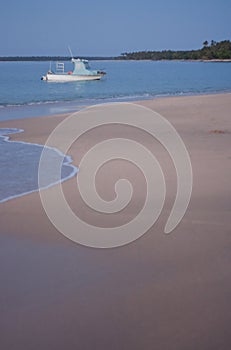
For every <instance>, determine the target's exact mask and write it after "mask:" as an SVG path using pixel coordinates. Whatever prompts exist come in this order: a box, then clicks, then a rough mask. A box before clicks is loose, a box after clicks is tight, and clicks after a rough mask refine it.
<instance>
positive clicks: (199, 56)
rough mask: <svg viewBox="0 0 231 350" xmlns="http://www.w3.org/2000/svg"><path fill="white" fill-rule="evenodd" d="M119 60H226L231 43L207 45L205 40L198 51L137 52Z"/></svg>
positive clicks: (124, 55) (122, 56)
mask: <svg viewBox="0 0 231 350" xmlns="http://www.w3.org/2000/svg"><path fill="white" fill-rule="evenodd" d="M121 59H125V60H155V61H157V60H226V59H231V42H230V40H223V41H220V42H215V41H214V40H212V41H211V44H210V45H209V43H208V41H207V40H206V41H205V42H204V43H203V47H202V48H201V49H199V50H189V51H172V50H163V51H139V52H131V53H127V52H125V53H122V55H121Z"/></svg>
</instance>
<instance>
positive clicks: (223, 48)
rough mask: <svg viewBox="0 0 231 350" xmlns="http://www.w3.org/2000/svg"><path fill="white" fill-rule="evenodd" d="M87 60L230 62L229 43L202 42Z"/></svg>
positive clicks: (62, 58) (50, 58)
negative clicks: (194, 47) (191, 47)
mask: <svg viewBox="0 0 231 350" xmlns="http://www.w3.org/2000/svg"><path fill="white" fill-rule="evenodd" d="M80 58H85V59H88V60H153V61H159V60H205V61H206V60H209V61H210V60H221V61H222V60H231V41H230V40H223V41H220V42H215V41H214V40H212V41H211V43H210V44H209V43H208V41H207V40H206V41H204V43H203V47H202V48H201V49H198V50H186V51H183V50H181V51H173V50H163V51H138V52H130V53H128V52H125V53H122V54H121V56H117V57H99V56H97V57H93V56H91V57H80ZM68 60H70V57H68V56H8V57H7V56H5V57H0V61H68Z"/></svg>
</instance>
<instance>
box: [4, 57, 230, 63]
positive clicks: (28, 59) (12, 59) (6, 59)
mask: <svg viewBox="0 0 231 350" xmlns="http://www.w3.org/2000/svg"><path fill="white" fill-rule="evenodd" d="M79 58H80V59H87V60H89V61H151V62H165V61H167V62H231V58H228V59H206V60H203V59H196V60H193V59H159V60H155V59H131V58H130V59H125V58H123V57H79ZM69 60H70V57H66V56H22V57H21V56H6V57H5V56H2V57H0V62H49V61H69Z"/></svg>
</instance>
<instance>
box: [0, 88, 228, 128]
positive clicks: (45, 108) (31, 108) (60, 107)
mask: <svg viewBox="0 0 231 350" xmlns="http://www.w3.org/2000/svg"><path fill="white" fill-rule="evenodd" d="M226 94H231V90H226V91H223V90H222V91H214V92H204V93H202V92H198V93H180V94H173V95H168V94H167V95H161V94H160V95H155V96H146V97H145V96H140V97H139V96H131V97H129V96H126V97H118V98H117V97H116V98H107V99H102V100H101V99H98V100H94V102H93V101H91V102H89V100H83V101H78V100H73V101H46V102H35V103H28V104H22V105H2V106H0V118H1V119H0V122H1V121H7V120H17V119H25V118H40V117H42V116H46V117H48V116H56V115H60V116H61V115H66V114H70V113H75V112H76V111H77V110H81V109H84V108H87V107H90V106H94V105H98V104H104V103H117V102H118V103H120V102H121V103H122V102H128V103H137V102H140V101H152V100H157V99H168V98H177V97H193V96H210V95H213V96H214V95H226ZM5 112H6V113H8V116H5Z"/></svg>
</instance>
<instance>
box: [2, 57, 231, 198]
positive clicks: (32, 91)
mask: <svg viewBox="0 0 231 350" xmlns="http://www.w3.org/2000/svg"><path fill="white" fill-rule="evenodd" d="M54 65H55V63H53V66H54ZM91 66H92V68H95V69H100V70H106V72H107V75H106V76H105V77H104V78H103V79H102V80H100V81H88V82H73V83H48V82H45V81H41V76H42V75H44V74H45V73H46V72H47V70H48V69H49V63H48V62H0V77H1V80H0V121H1V120H9V119H20V118H25V117H36V116H41V115H51V114H57V113H64V112H70V111H76V110H78V109H80V108H81V107H82V106H85V105H92V104H96V103H102V102H109V101H126V100H134V99H148V98H152V97H156V96H171V95H182V94H200V93H214V92H228V91H231V63H203V62H151V61H95V62H94V61H93V62H91ZM71 68H72V66H71V63H67V64H66V69H67V70H70V69H71ZM16 131H17V130H9V129H8V130H6V129H4V130H3V129H0V175H1V178H0V202H1V201H5V200H7V199H10V198H12V197H15V196H20V195H22V194H25V193H28V192H32V191H36V190H37V189H38V165H39V159H40V156H41V152H42V149H43V147H42V146H39V145H33V144H28V143H27V144H26V143H22V142H11V141H10V142H8V140H7V138H6V137H4V136H3V135H9V134H10V133H12V132H16ZM60 156H62V157H64V156H63V155H60V154H58V153H57V152H56V151H55V150H51V155H50V162H49V163H50V164H49V165H48V169H47V172H46V179H45V183H44V187H46V186H49V185H51V184H52V183H55V182H57V181H58V179H57V174H54V173H52V169H54V168H55V166H54V165H55V163H57V160H58V159H59V157H60ZM12 159H14V161H13V162H12ZM63 159H64V160H63V162H64V165H63V169H62V179H63V180H64V179H67V178H69V177H70V176H73V174H74V173H76V171H77V169H76V168H74V167H72V166H71V164H70V161H71V160H70V159H67V158H65V157H64V158H63ZM48 170H49V171H48Z"/></svg>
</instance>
